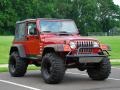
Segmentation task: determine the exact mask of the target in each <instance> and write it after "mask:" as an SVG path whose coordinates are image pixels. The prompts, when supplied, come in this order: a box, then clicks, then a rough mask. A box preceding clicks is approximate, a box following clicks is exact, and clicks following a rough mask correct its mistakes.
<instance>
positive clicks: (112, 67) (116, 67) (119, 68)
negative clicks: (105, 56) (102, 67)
mask: <svg viewBox="0 0 120 90" xmlns="http://www.w3.org/2000/svg"><path fill="white" fill-rule="evenodd" d="M111 68H113V69H120V68H118V67H111Z"/></svg>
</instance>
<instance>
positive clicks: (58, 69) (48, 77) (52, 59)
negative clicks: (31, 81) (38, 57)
mask: <svg viewBox="0 0 120 90" xmlns="http://www.w3.org/2000/svg"><path fill="white" fill-rule="evenodd" d="M41 74H42V77H43V79H44V81H45V82H46V83H49V84H56V83H59V82H61V81H62V79H63V77H64V74H65V65H64V62H63V60H62V59H61V58H60V57H59V56H57V55H56V54H55V53H47V54H46V55H45V56H44V57H43V59H42V65H41Z"/></svg>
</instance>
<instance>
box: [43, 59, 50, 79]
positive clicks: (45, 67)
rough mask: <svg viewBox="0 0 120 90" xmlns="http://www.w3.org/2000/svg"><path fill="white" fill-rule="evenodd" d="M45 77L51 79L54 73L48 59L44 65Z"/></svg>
mask: <svg viewBox="0 0 120 90" xmlns="http://www.w3.org/2000/svg"><path fill="white" fill-rule="evenodd" d="M42 68H43V75H44V77H45V78H49V77H50V76H51V72H52V65H51V63H50V61H49V60H48V59H46V60H45V61H44V63H43V67H42Z"/></svg>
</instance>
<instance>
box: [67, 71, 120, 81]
mask: <svg viewBox="0 0 120 90" xmlns="http://www.w3.org/2000/svg"><path fill="white" fill-rule="evenodd" d="M67 73H68V74H74V75H82V76H88V75H87V74H81V73H72V72H67ZM108 79H110V80H115V81H120V79H118V78H108Z"/></svg>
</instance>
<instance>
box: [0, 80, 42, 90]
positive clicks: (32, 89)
mask: <svg viewBox="0 0 120 90" xmlns="http://www.w3.org/2000/svg"><path fill="white" fill-rule="evenodd" d="M0 82H3V83H8V84H12V85H15V86H19V87H23V88H27V89H30V90H42V89H38V88H34V87H30V86H26V85H22V84H18V83H14V82H11V81H6V80H0Z"/></svg>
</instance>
